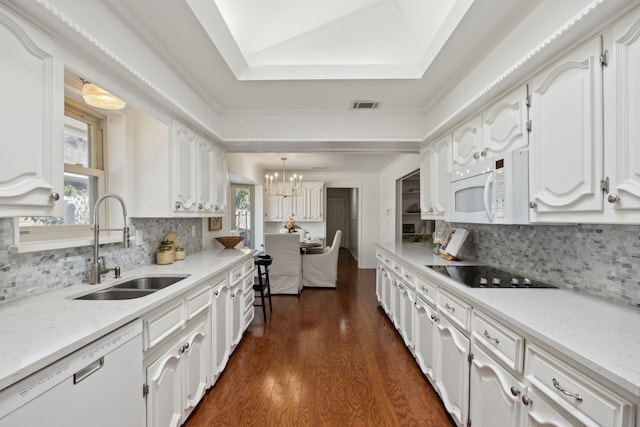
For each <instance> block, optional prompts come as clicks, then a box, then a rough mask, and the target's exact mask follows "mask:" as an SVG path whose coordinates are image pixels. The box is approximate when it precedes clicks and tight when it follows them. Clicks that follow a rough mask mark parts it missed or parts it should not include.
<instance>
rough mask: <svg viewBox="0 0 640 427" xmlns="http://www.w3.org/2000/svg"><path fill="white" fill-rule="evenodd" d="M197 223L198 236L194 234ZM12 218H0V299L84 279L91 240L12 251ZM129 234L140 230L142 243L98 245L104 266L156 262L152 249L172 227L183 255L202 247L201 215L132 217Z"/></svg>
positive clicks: (45, 290)
mask: <svg viewBox="0 0 640 427" xmlns="http://www.w3.org/2000/svg"><path fill="white" fill-rule="evenodd" d="M194 226H195V229H196V233H195V234H196V236H195V237H192V228H193V227H194ZM13 227H14V222H13V219H12V218H0V304H2V303H4V302H8V301H11V300H15V299H19V298H23V297H27V296H32V295H37V294H42V293H45V292H48V291H51V290H53V289H58V288H62V287H66V286H71V285H72V284H74V283H78V282H86V281H87V272H88V271H89V264H90V263H91V261H92V257H93V246H83V247H78V248H68V249H56V250H47V251H38V252H29V253H21V254H10V253H9V246H11V245H13V235H14V229H13ZM129 227H130V229H131V235H132V236H135V234H136V230H142V231H143V235H144V237H143V242H142V244H141V245H139V244H137V242H134V241H132V242H131V245H130V247H129V248H123V247H122V244H121V243H110V244H102V245H100V256H104V257H105V260H106V263H107V265H108V266H114V265H118V266H120V268H121V269H122V271H126V270H128V269H130V268H133V267H137V266H140V265H147V264H153V263H155V252H156V249H157V248H158V245H159V243H160V241H161V240H162V238H163V237H164V235H165V234H166V233H167V232H169V231H173V232H175V233H176V234H177V235H178V237H179V238H180V246H182V247H184V248H185V252H186V253H187V255H188V254H189V253H194V252H197V251H200V250H201V249H202V220H201V219H182V218H181V219H171V218H160V219H158V218H131V219H130V222H129Z"/></svg>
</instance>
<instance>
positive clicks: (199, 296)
mask: <svg viewBox="0 0 640 427" xmlns="http://www.w3.org/2000/svg"><path fill="white" fill-rule="evenodd" d="M185 302H186V310H187V319H189V320H190V319H193V318H194V317H196V316H197V315H198V314H199V313H202V312H203V311H204V310H206V309H207V308H208V307H209V303H210V302H211V292H210V288H209V287H205V288H202V289H199V290H197V291H196V292H193V293H192V294H191V295H189V296H187V298H186V299H185Z"/></svg>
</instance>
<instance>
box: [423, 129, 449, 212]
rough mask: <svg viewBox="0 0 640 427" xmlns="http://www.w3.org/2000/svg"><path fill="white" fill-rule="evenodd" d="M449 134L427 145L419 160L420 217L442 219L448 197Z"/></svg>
mask: <svg viewBox="0 0 640 427" xmlns="http://www.w3.org/2000/svg"><path fill="white" fill-rule="evenodd" d="M451 141H452V139H451V135H447V136H446V137H444V138H442V139H440V140H439V141H437V142H435V143H434V144H433V145H431V146H429V147H428V148H427V149H426V150H425V151H424V152H423V156H422V161H421V162H420V208H421V218H422V219H443V218H444V215H445V211H446V207H447V200H448V197H449V193H448V191H449V171H450V164H451V145H452V143H451Z"/></svg>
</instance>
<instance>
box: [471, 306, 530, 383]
mask: <svg viewBox="0 0 640 427" xmlns="http://www.w3.org/2000/svg"><path fill="white" fill-rule="evenodd" d="M471 336H472V338H473V340H474V341H475V342H479V343H481V344H482V345H483V346H484V347H485V348H486V349H487V350H488V351H489V352H490V353H492V354H493V356H495V357H497V358H498V359H500V360H502V361H503V362H505V363H506V364H507V366H509V367H510V368H512V369H514V370H516V371H518V372H522V363H523V361H524V338H522V337H521V336H520V335H518V334H516V333H515V332H513V331H512V330H510V329H509V328H507V327H506V326H504V325H502V324H500V323H498V322H496V321H495V320H493V319H491V318H490V317H488V316H485V315H484V314H483V313H480V312H478V311H476V310H474V311H473V313H472V315H471Z"/></svg>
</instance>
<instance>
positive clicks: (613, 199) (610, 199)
mask: <svg viewBox="0 0 640 427" xmlns="http://www.w3.org/2000/svg"><path fill="white" fill-rule="evenodd" d="M619 201H620V196H618V195H617V194H609V197H607V202H609V203H617V202H619Z"/></svg>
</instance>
